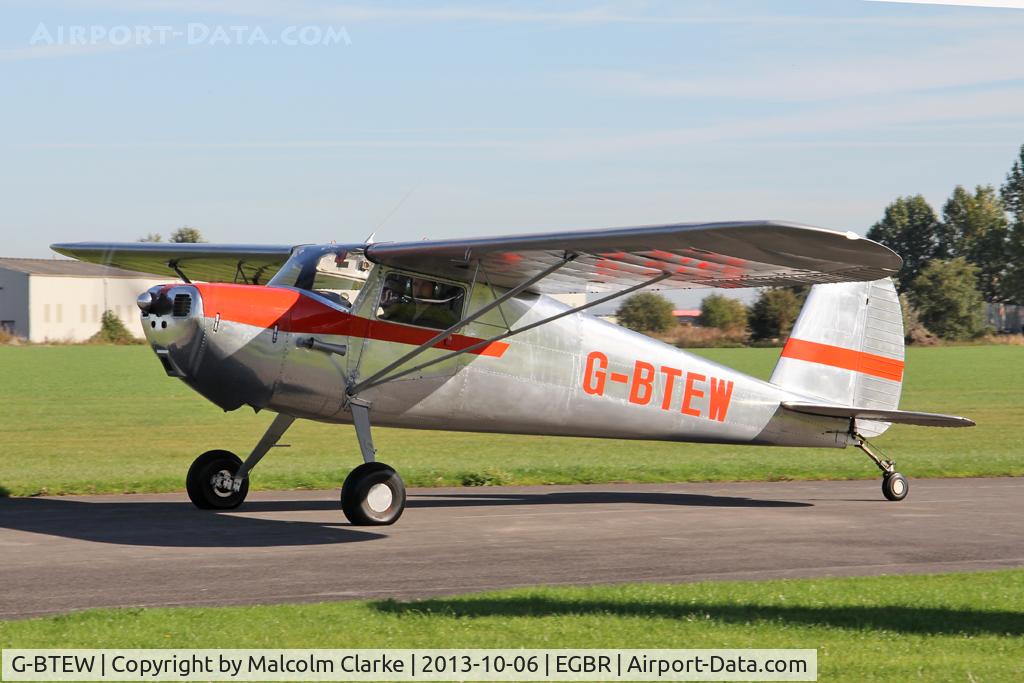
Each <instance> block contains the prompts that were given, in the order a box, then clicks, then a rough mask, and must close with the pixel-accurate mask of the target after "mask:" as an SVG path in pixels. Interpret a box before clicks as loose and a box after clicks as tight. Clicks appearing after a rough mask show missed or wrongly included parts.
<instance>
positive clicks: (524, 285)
mask: <svg viewBox="0 0 1024 683" xmlns="http://www.w3.org/2000/svg"><path fill="white" fill-rule="evenodd" d="M576 256H577V255H576V254H570V253H568V252H566V253H565V254H564V255H563V256H562V260H561V261H559V262H558V263H555V264H554V265H551V266H548V267H547V268H545V269H544V270H542V271H541V272H539V273H537V274H536V275H534V276H533V277H531V278H530V279H528V280H526V281H524V282H521V283H519V284H518V285H516V286H515V287H513V288H512V289H510V290H508V291H507V292H505V293H504V294H502V295H501V296H500V297H498V298H497V299H495V300H494V301H492V302H491V303H489V304H487V305H486V306H481V307H480V308H479V309H477V310H476V311H474V312H473V313H471V314H470V315H468V316H466V317H465V318H462V319H461V320H459V321H458V322H457V323H455V324H454V325H452V326H451V327H449V328H448V329H446V330H442V331H440V332H438V333H437V334H435V335H434V336H433V337H431V338H430V339H428V340H427V341H425V342H423V343H422V344H420V345H419V346H417V347H416V348H415V349H413V350H412V351H410V352H409V353H407V354H405V355H404V356H402V357H401V358H399V359H398V360H396V361H394V362H392V363H388V364H387V365H385V366H384V367H383V368H381V369H380V370H378V371H377V372H375V373H374V374H372V375H370V376H369V377H367V378H366V379H364V380H363V381H362V382H359V383H358V384H356V385H355V386H353V387H350V388H349V389H348V392H347V393H348V395H349V396H355V395H356V394H358V393H359V392H360V391H362V390H363V389H366V388H367V387H369V386H376V385H378V384H380V383H381V382H380V381H378V380H381V378H382V377H386V375H387V374H388V373H389V372H391V371H392V370H394V369H395V368H397V367H399V366H401V365H402V364H403V363H406V362H408V361H410V360H412V359H413V358H415V357H416V356H418V355H420V354H421V353H423V352H424V351H426V350H427V349H429V348H431V347H433V346H434V344H436V343H438V342H439V341H441V340H442V339H446V338H447V337H448V336H450V335H451V334H452V333H454V332H455V330H457V329H459V328H460V327H463V326H464V325H468V324H469V323H471V322H473V321H474V320H476V319H477V318H479V317H480V316H482V315H483V314H485V313H487V312H488V311H491V310H493V309H494V308H496V307H498V306H500V305H501V304H502V303H504V302H505V301H508V300H509V299H511V298H512V297H514V296H516V295H517V294H520V293H521V292H523V291H525V290H526V289H528V288H530V287H532V286H533V285H535V284H537V283H538V282H540V281H541V280H543V279H544V278H546V277H547V276H548V275H551V274H552V273H554V272H555V271H556V270H558V269H559V268H561V267H562V266H564V265H565V264H567V263H570V262H572V261H573V260H574V259H575V258H576ZM403 374H406V373H403ZM392 379H394V378H393V377H388V378H387V380H386V381H390V380H392Z"/></svg>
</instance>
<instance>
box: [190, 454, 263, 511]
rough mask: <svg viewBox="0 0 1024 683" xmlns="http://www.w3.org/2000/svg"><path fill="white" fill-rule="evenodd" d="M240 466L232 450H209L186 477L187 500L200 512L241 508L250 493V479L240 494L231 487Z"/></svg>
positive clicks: (239, 461)
mask: <svg viewBox="0 0 1024 683" xmlns="http://www.w3.org/2000/svg"><path fill="white" fill-rule="evenodd" d="M241 466H242V461H241V459H239V457H238V456H237V455H235V454H234V453H232V452H231V451H219V450H218V451H206V452H205V453H203V454H202V455H200V456H199V457H198V458H196V459H195V460H194V461H193V462H192V466H191V467H189V468H188V476H187V477H186V478H185V490H187V491H188V497H189V498H190V499H191V500H192V503H193V504H194V505H195V506H196V507H197V508H199V509H201V510H232V509H234V508H236V507H238V506H239V505H241V504H242V501H243V500H245V496H246V494H247V493H249V479H248V477H247V478H246V479H245V481H243V482H242V487H241V488H240V489H238V490H237V491H235V490H234V488H233V487H232V479H233V477H234V476H235V473H236V472H238V469H239V468H240V467H241Z"/></svg>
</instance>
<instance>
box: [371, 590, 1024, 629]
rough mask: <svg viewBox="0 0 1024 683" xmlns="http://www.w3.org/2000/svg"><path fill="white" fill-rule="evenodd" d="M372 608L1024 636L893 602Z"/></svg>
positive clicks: (529, 602)
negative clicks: (881, 604)
mask: <svg viewBox="0 0 1024 683" xmlns="http://www.w3.org/2000/svg"><path fill="white" fill-rule="evenodd" d="M372 605H373V607H374V608H375V609H376V610H378V611H380V612H386V613H389V614H406V613H410V614H411V613H415V614H419V615H423V614H424V613H429V614H432V615H437V616H454V617H463V618H465V617H469V618H473V617H495V616H512V617H548V616H560V615H584V614H594V615H611V616H629V617H655V618H661V619H677V620H681V619H690V620H692V619H694V618H697V619H699V620H700V621H704V620H705V619H712V620H715V621H721V622H725V623H729V624H744V625H747V624H750V623H751V622H754V621H766V622H772V623H784V624H787V625H793V624H796V625H801V626H826V627H832V628H846V629H854V630H862V629H865V628H871V629H884V630H886V631H897V632H899V633H907V634H911V633H912V634H927V635H962V634H976V635H984V634H998V635H1005V634H1009V635H1014V636H1020V635H1024V619H1021V618H1020V613H1019V612H1008V611H1002V612H998V611H997V612H992V611H981V610H970V609H955V608H948V609H942V608H935V607H914V606H911V605H892V606H885V607H864V606H860V605H854V606H842V607H839V606H837V607H828V606H823V607H797V606H793V607H790V606H783V605H744V604H729V605H723V604H715V603H699V602H698V603H690V602H687V603H685V604H682V603H673V602H670V601H667V600H666V601H646V602H616V601H612V600H559V599H556V598H547V597H541V596H524V597H518V596H514V597H507V598H473V599H465V598H463V599H456V600H448V599H445V598H435V599H430V600H416V601H412V602H396V601H394V600H385V601H381V602H375V603H372Z"/></svg>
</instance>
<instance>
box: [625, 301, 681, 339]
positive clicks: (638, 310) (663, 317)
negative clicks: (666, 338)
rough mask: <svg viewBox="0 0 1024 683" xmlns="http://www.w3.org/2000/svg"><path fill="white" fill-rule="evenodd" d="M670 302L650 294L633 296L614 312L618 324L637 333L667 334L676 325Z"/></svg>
mask: <svg viewBox="0 0 1024 683" xmlns="http://www.w3.org/2000/svg"><path fill="white" fill-rule="evenodd" d="M672 310H673V306H672V302H671V301H669V300H668V299H666V298H665V297H663V296H661V295H660V294H654V293H652V292H641V293H640V294H634V295H633V296H631V297H629V298H628V299H626V300H625V301H623V302H622V305H621V306H619V310H618V311H616V312H615V315H616V317H617V318H618V319H619V324H620V325H622V326H623V327H628V328H629V329H631V330H636V331H637V332H667V331H669V330H670V329H672V328H673V327H674V326H675V325H676V319H675V316H673V315H672Z"/></svg>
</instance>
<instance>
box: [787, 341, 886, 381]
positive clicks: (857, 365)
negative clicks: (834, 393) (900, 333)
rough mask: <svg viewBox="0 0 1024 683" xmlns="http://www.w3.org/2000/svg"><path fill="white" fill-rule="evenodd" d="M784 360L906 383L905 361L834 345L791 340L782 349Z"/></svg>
mask: <svg viewBox="0 0 1024 683" xmlns="http://www.w3.org/2000/svg"><path fill="white" fill-rule="evenodd" d="M782 357H783V358H792V359H794V360H802V361H807V362H808V363H818V364H819V365H829V366H831V367H834V368H843V369H844V370H853V371H854V372H862V373H864V374H865V375H871V376H872V377H878V378H880V379H888V380H891V381H893V382H899V381H902V380H903V361H901V360H896V359H895V358H886V357H885V356H878V355H875V354H873V353H867V352H866V351H855V350H853V349H844V348H842V347H840V346H832V345H831V344H819V343H818V342H811V341H805V340H803V339H793V338H792V337H791V338H790V339H789V341H787V342H786V346H785V347H784V348H783V349H782Z"/></svg>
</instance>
